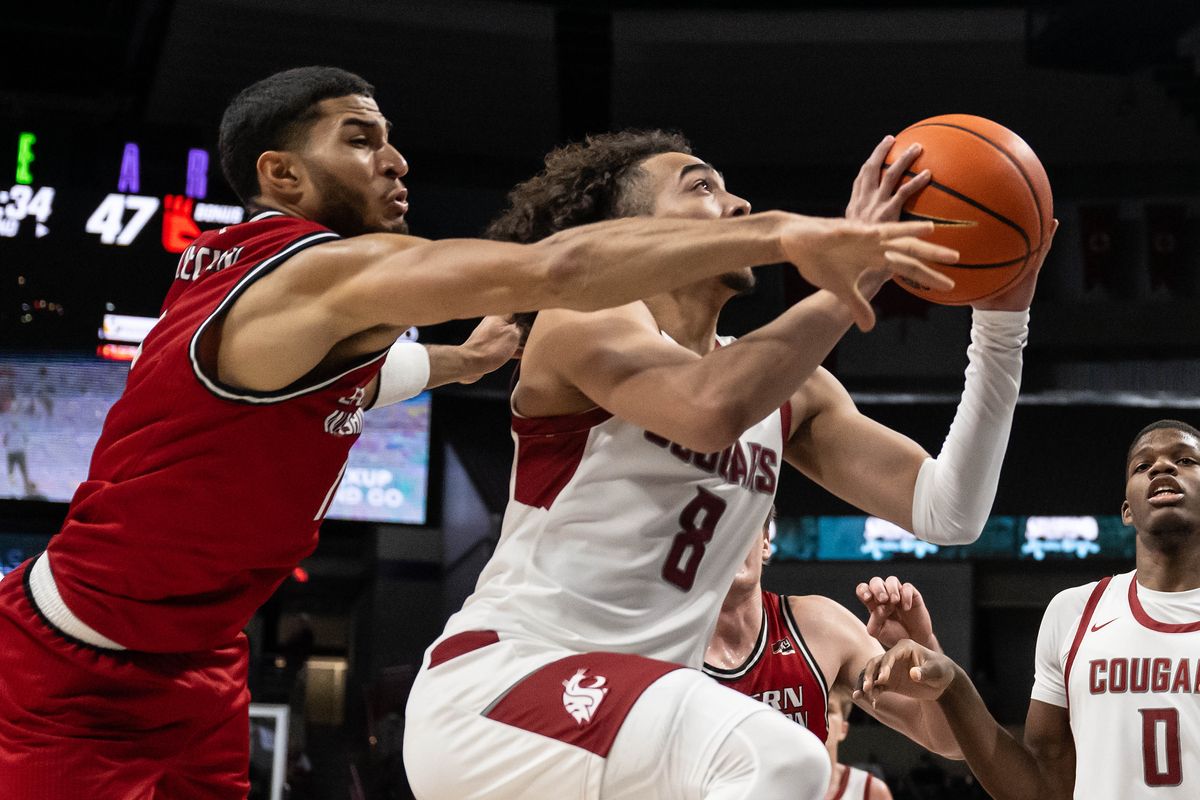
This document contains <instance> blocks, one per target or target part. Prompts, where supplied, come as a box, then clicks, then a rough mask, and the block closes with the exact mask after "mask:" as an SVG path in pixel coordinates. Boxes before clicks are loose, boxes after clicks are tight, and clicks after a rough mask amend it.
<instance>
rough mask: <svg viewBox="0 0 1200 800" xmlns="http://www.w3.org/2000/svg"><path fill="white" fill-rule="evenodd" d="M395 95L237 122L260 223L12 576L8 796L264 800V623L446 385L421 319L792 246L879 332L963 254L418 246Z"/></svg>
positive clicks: (844, 242) (711, 235) (791, 242)
mask: <svg viewBox="0 0 1200 800" xmlns="http://www.w3.org/2000/svg"><path fill="white" fill-rule="evenodd" d="M372 92H373V90H372V87H371V86H370V85H369V84H367V83H366V82H365V81H363V80H362V79H361V78H359V77H357V76H355V75H352V74H350V73H346V72H344V71H342V70H337V69H331V68H323V67H314V68H303V69H299V70H289V71H287V72H283V73H279V74H277V75H274V76H272V77H270V78H267V79H265V80H263V81H261V82H259V83H256V84H254V85H253V86H251V87H249V88H248V89H246V90H245V91H243V92H242V93H241V94H240V95H239V96H238V97H237V98H236V99H235V100H234V101H233V102H232V103H231V104H230V106H229V108H228V109H227V110H226V112H225V115H224V118H223V121H222V125H221V142H220V151H221V161H222V168H223V170H224V172H225V174H226V176H227V178H228V179H229V181H230V183H231V184H232V185H233V187H234V189H235V190H236V191H237V193H238V194H239V196H240V197H241V198H242V199H243V201H244V202H245V203H246V204H247V206H248V207H249V209H250V211H251V214H250V217H249V220H248V221H247V222H245V223H243V224H240V225H235V226H230V227H227V228H222V229H220V230H217V231H210V232H207V233H204V234H201V235H200V236H199V237H198V238H197V239H196V240H195V241H194V242H193V243H192V244H191V246H189V247H188V248H187V250H185V251H184V253H183V254H182V256H181V258H180V260H179V264H178V267H177V269H176V281H175V283H174V284H173V285H172V287H171V289H170V290H169V292H168V295H167V298H166V301H165V302H164V306H163V313H162V317H161V319H160V320H159V322H158V324H157V325H156V326H155V327H154V329H153V330H152V331H151V332H150V334H149V335H148V336H147V337H146V340H145V342H144V345H143V347H142V350H141V354H140V357H139V358H138V359H137V360H136V362H135V363H134V364H133V366H132V369H131V372H130V375H129V379H128V383H127V386H126V389H125V392H124V394H123V395H122V397H121V398H120V399H119V400H118V401H117V403H116V404H115V405H114V406H113V408H112V410H111V412H110V413H109V415H108V418H107V420H106V422H105V425H104V429H103V432H102V434H101V436H100V439H99V441H98V443H97V445H96V450H95V453H94V455H93V459H92V463H91V468H90V472H89V475H88V479H87V480H86V481H84V482H83V483H82V484H81V485H80V487H79V489H78V491H77V492H76V494H75V497H74V499H73V501H72V503H71V506H70V508H69V510H68V512H67V519H66V522H65V523H64V525H63V528H62V530H61V532H60V533H59V534H58V535H57V536H55V537H54V538H53V540H52V541H51V543H50V545H49V547H48V549H47V552H46V553H45V554H43V555H41V556H39V557H38V558H36V559H34V560H31V561H30V562H27V563H26V564H24V565H22V566H21V567H20V568H18V569H17V570H16V571H15V572H13V573H12V574H10V575H9V576H8V577H7V578H6V579H5V580H4V581H3V582H0V642H3V646H2V647H0V787H2V789H0V792H2V794H3V796H4V798H5V800H27V799H28V798H39V799H43V800H44V799H45V798H50V799H51V800H56V799H61V800H66V799H67V798H70V800H78V798H89V800H91V799H93V798H94V799H95V800H109V799H113V800H115V798H122V799H124V798H134V797H136V798H148V797H152V796H153V797H169V798H201V797H204V798H208V797H211V798H216V797H220V798H233V797H244V795H245V793H246V791H247V753H248V720H247V700H248V698H247V691H246V682H245V678H246V668H247V661H246V640H245V636H244V635H243V634H242V633H241V631H242V628H243V626H244V625H245V624H246V622H247V621H248V620H249V619H250V617H251V616H252V615H253V614H254V612H255V609H256V608H257V607H258V606H259V605H260V604H261V603H262V602H263V601H264V600H265V599H266V598H268V597H269V596H270V595H271V593H272V592H273V591H274V590H275V588H276V587H277V586H278V585H279V583H280V582H281V581H282V580H283V579H284V578H285V577H286V576H287V575H288V574H290V572H291V570H292V569H293V568H294V567H295V565H296V564H297V563H298V562H299V561H300V560H301V559H302V558H304V557H305V556H306V555H308V554H309V553H311V552H312V550H313V548H314V546H315V544H316V537H317V529H318V526H319V525H320V522H321V520H322V517H323V516H324V514H325V511H326V509H327V508H328V505H329V502H330V500H331V499H332V497H333V496H334V493H335V492H336V491H337V486H338V483H339V481H340V479H341V475H342V472H343V471H344V468H345V463H346V457H347V453H348V451H349V449H350V446H351V445H352V444H353V442H354V441H355V439H356V438H357V436H358V434H359V433H360V432H361V430H362V425H363V410H364V409H365V408H367V407H369V406H370V405H371V404H372V403H373V402H374V403H376V404H379V403H387V402H392V401H395V400H397V399H400V398H401V397H404V396H407V395H411V394H415V393H416V392H417V391H419V390H420V389H421V388H422V387H423V386H425V385H427V384H428V383H429V382H430V381H431V379H433V378H434V377H435V376H433V375H431V374H430V372H429V370H430V365H429V364H428V363H427V362H426V361H424V360H423V359H424V356H423V355H422V352H421V351H420V350H419V349H418V352H417V353H416V355H415V357H414V355H413V350H412V349H411V348H407V349H406V348H399V349H397V347H394V342H395V341H396V339H397V337H398V336H399V335H400V334H401V333H402V332H403V331H404V330H406V329H407V328H408V327H409V326H411V325H420V324H426V323H434V322H440V321H444V320H448V319H454V318H469V317H473V316H479V315H483V314H489V313H491V314H505V313H510V312H514V311H523V310H528V309H532V308H546V307H552V306H554V307H569V308H576V309H580V310H594V309H597V308H601V307H605V306H611V305H614V304H618V303H624V302H629V301H631V300H633V299H634V298H637V297H641V296H644V295H646V294H653V293H655V292H659V291H664V290H667V289H669V288H671V287H674V286H678V285H680V284H682V283H685V282H688V281H692V280H695V279H697V278H699V277H704V276H713V275H718V274H722V273H724V272H727V271H729V270H730V269H740V268H745V267H747V266H749V265H751V264H760V263H770V262H776V261H780V260H791V261H794V262H796V263H797V265H798V266H799V268H800V271H801V273H802V274H803V275H804V276H806V278H807V279H808V280H810V281H811V282H813V283H815V284H818V285H822V286H825V287H829V288H833V289H836V290H837V291H838V292H839V293H840V295H841V296H843V297H844V298H845V300H846V302H847V304H849V305H850V307H852V308H853V309H855V311H856V312H857V314H858V316H857V319H858V320H859V321H860V322H861V323H862V325H863V326H864V327H869V326H870V324H871V316H870V309H869V307H867V306H866V305H865V301H863V298H862V297H861V295H859V293H858V289H857V283H858V280H859V278H860V276H861V275H862V274H863V272H864V271H868V270H871V269H878V268H879V265H880V264H881V263H884V262H885V260H886V262H887V263H889V264H891V265H892V268H893V269H895V270H898V271H900V272H902V273H906V274H909V275H910V276H911V277H912V278H913V279H914V280H918V281H923V282H930V281H934V282H937V278H936V274H935V273H933V272H932V271H931V270H929V269H928V268H927V267H925V266H924V265H923V264H922V263H921V262H920V261H919V260H918V259H919V258H935V259H936V258H941V259H942V260H946V259H947V258H948V257H950V256H953V253H952V252H948V251H946V250H945V249H944V248H938V247H935V246H933V245H931V244H928V243H925V242H922V241H920V240H919V239H916V238H912V237H913V235H915V234H923V233H927V232H928V231H929V230H931V228H930V226H927V225H912V224H899V225H890V226H889V225H865V224H861V223H852V222H847V221H845V220H840V221H837V220H835V221H831V220H815V219H809V218H805V217H799V216H796V215H789V214H783V213H774V214H772V213H767V214H761V215H756V216H754V217H745V218H741V219H736V220H723V221H711V220H709V221H696V220H674V221H664V220H650V219H633V220H625V221H618V222H614V223H609V224H606V225H600V226H595V227H593V228H590V229H580V230H578V231H571V232H568V233H566V234H564V235H562V236H558V237H553V238H552V239H549V240H547V241H546V242H542V243H539V244H536V245H531V246H524V245H517V244H511V243H500V242H493V241H472V240H462V241H444V242H428V241H425V240H422V239H418V238H414V237H410V236H405V235H402V234H404V233H405V230H406V224H405V214H406V212H407V210H408V201H407V198H408V194H407V189H406V188H405V186H404V184H403V183H402V178H403V177H404V176H405V174H406V173H407V171H408V165H407V164H406V163H405V161H404V158H403V157H402V156H401V155H400V153H399V152H398V151H397V150H396V148H395V147H394V146H392V144H390V143H389V141H388V129H389V124H388V121H387V119H386V118H385V117H384V116H383V115H382V114H381V113H380V110H379V107H378V105H377V104H376V102H375V100H374V99H373V97H372ZM943 283H944V282H943ZM389 348H390V349H389ZM385 362H386V363H385ZM443 366H444V365H443ZM471 372H472V370H470V369H465V370H462V371H461V372H460V376H466V377H469V376H470V374H471Z"/></svg>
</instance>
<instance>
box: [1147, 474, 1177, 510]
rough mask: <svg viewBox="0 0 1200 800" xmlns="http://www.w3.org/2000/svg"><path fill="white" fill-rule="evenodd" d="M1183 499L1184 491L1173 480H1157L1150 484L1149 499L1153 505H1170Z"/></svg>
mask: <svg viewBox="0 0 1200 800" xmlns="http://www.w3.org/2000/svg"><path fill="white" fill-rule="evenodd" d="M1182 499H1183V491H1182V490H1180V488H1179V486H1178V485H1176V484H1175V482H1174V481H1172V480H1161V481H1156V482H1155V484H1152V485H1151V486H1150V494H1149V500H1150V505H1152V506H1169V505H1173V504H1175V503H1178V502H1179V501H1180V500H1182Z"/></svg>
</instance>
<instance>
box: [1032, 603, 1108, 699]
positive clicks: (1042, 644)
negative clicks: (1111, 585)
mask: <svg viewBox="0 0 1200 800" xmlns="http://www.w3.org/2000/svg"><path fill="white" fill-rule="evenodd" d="M1095 588H1096V582H1092V583H1089V584H1088V585H1087V586H1075V587H1073V588H1070V589H1065V590H1063V591H1061V592H1059V593H1058V594H1057V595H1055V596H1054V599H1053V600H1051V601H1050V605H1048V606H1046V613H1045V614H1044V615H1043V616H1042V626H1041V627H1040V628H1038V638H1037V655H1036V657H1035V659H1034V673H1033V691H1031V692H1030V693H1029V696H1030V697H1032V698H1033V699H1034V700H1040V701H1042V702H1043V703H1049V704H1050V705H1052V706H1060V707H1062V708H1066V707H1067V682H1066V680H1065V678H1064V673H1063V668H1064V667H1065V666H1066V661H1067V651H1068V650H1069V649H1070V646H1071V641H1072V640H1073V639H1074V638H1075V630H1076V629H1077V628H1078V627H1079V618H1080V616H1082V614H1083V608H1084V606H1086V605H1087V601H1088V598H1089V597H1090V596H1091V594H1092V590H1093V589H1095Z"/></svg>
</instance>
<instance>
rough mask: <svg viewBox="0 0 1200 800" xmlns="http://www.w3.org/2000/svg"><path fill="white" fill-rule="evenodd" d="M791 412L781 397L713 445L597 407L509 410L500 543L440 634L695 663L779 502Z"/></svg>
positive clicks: (680, 662) (700, 657) (698, 659)
mask: <svg viewBox="0 0 1200 800" xmlns="http://www.w3.org/2000/svg"><path fill="white" fill-rule="evenodd" d="M789 415H790V408H789V407H788V406H786V405H785V406H784V407H783V408H782V409H780V410H779V411H777V412H774V413H772V414H771V415H770V416H768V417H767V418H766V419H764V420H762V421H761V422H759V423H758V424H756V425H754V426H753V427H751V428H750V429H749V430H747V431H746V432H745V433H743V434H742V436H741V437H740V438H739V439H738V441H737V442H736V443H735V444H733V445H731V446H730V447H728V448H726V449H725V450H724V451H722V452H719V453H695V452H692V451H691V450H688V449H686V448H683V447H681V446H679V445H677V444H673V443H671V442H669V441H668V440H666V439H664V438H662V437H660V436H657V435H655V434H653V433H650V432H648V431H645V430H642V429H641V428H639V427H637V426H636V425H633V424H631V423H629V422H626V421H625V420H622V419H619V418H617V417H613V416H612V415H610V414H608V413H607V412H606V411H604V410H603V409H599V408H597V409H593V410H592V411H588V412H584V413H582V414H575V415H570V416H564V417H546V418H538V419H531V418H524V417H519V416H516V415H514V417H513V437H514V439H515V441H516V453H515V455H514V458H513V472H512V481H511V485H510V489H509V490H510V499H509V504H508V509H507V511H506V512H505V515H504V525H503V528H502V530H501V534H500V542H499V544H498V545H497V547H496V552H495V554H494V555H493V556H492V559H491V561H489V562H488V564H487V566H486V567H485V568H484V570H483V573H482V574H481V575H480V577H479V582H478V584H477V585H476V587H475V593H474V594H472V595H471V597H470V598H468V599H467V601H466V603H465V604H464V605H463V608H462V610H461V611H459V612H458V613H457V614H455V615H454V616H453V617H451V618H450V621H449V622H448V623H447V626H446V631H445V635H452V634H455V633H460V632H463V631H468V630H480V629H484V630H495V631H497V632H499V633H500V636H501V638H506V637H521V638H530V639H534V640H536V641H541V642H545V643H548V644H553V645H556V646H559V647H563V648H566V649H569V650H572V651H575V652H589V651H613V652H618V653H633V654H637V655H642V656H647V657H650V658H657V659H662V660H664V661H671V662H675V663H679V664H684V665H687V666H691V667H695V668H699V667H700V666H701V665H702V664H703V661H704V649H705V646H706V645H707V643H708V639H709V636H710V634H711V633H712V630H713V628H714V626H715V625H716V619H717V614H718V612H719V611H720V608H721V600H722V598H724V596H725V593H726V591H728V589H729V585H730V583H732V581H733V576H734V574H735V572H736V571H737V566H738V564H740V563H741V562H742V560H743V559H744V558H745V557H746V552H747V551H748V550H749V548H750V545H751V543H752V542H753V540H754V537H755V536H757V535H758V534H759V532H760V531H761V530H762V525H763V521H764V520H765V519H766V517H767V514H768V512H769V509H770V506H771V503H772V501H773V500H774V497H775V488H776V484H777V482H778V474H779V467H780V465H781V463H782V453H783V443H784V438H785V436H786V431H787V430H788V425H789V422H788V420H787V419H786V417H788V416H789Z"/></svg>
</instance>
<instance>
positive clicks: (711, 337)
mask: <svg viewBox="0 0 1200 800" xmlns="http://www.w3.org/2000/svg"><path fill="white" fill-rule="evenodd" d="M732 297H734V293H733V291H732V290H730V289H729V288H728V287H726V286H724V285H723V284H721V283H720V282H719V280H716V279H714V280H708V281H701V282H700V283H695V284H692V285H691V286H685V287H683V288H682V289H676V290H675V291H673V292H664V293H663V294H659V295H655V296H654V297H651V298H650V299H648V300H646V306H647V307H648V308H649V309H650V313H651V314H653V315H654V321H655V322H657V323H658V327H659V328H660V329H661V330H663V331H665V332H666V334H667V335H668V336H670V337H671V338H672V339H674V340H675V342H676V343H677V344H679V345H680V346H682V347H686V348H687V349H689V350H691V351H692V352H694V353H699V354H700V355H705V354H707V353H709V352H711V351H712V350H713V348H715V347H716V341H717V318H718V317H719V316H720V314H721V309H722V308H723V307H724V306H725V304H726V303H727V302H729V300H730V298H732Z"/></svg>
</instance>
